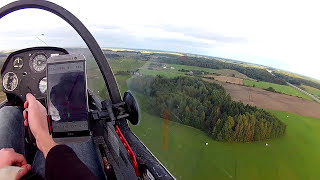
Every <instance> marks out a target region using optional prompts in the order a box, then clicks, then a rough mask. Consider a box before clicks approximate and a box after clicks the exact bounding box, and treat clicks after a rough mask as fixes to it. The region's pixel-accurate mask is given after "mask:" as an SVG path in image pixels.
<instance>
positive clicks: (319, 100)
mask: <svg viewBox="0 0 320 180" xmlns="http://www.w3.org/2000/svg"><path fill="white" fill-rule="evenodd" d="M287 84H288V85H289V86H291V87H293V88H295V89H297V90H298V91H300V92H302V93H304V94H306V95H307V96H309V97H311V98H312V99H313V100H315V101H316V102H318V103H320V99H318V98H316V97H315V96H314V95H312V94H310V93H308V92H306V91H305V90H303V89H301V88H299V87H297V86H295V85H293V84H291V83H288V82H287Z"/></svg>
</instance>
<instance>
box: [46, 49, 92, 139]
mask: <svg viewBox="0 0 320 180" xmlns="http://www.w3.org/2000/svg"><path fill="white" fill-rule="evenodd" d="M47 105H48V123H49V130H50V131H51V133H52V137H53V138H70V137H71V138H72V137H83V136H90V131H89V125H88V94H87V74H86V60H85V57H84V56H83V55H70V54H68V55H59V56H53V57H50V58H49V59H48V61H47Z"/></svg>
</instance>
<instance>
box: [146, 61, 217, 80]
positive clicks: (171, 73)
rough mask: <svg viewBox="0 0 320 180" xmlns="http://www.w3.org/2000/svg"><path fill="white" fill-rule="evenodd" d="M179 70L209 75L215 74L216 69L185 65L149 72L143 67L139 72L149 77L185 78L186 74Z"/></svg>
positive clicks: (173, 65)
mask: <svg viewBox="0 0 320 180" xmlns="http://www.w3.org/2000/svg"><path fill="white" fill-rule="evenodd" d="M171 67H174V69H171ZM181 69H184V70H189V71H194V70H198V71H205V72H209V73H217V70H216V69H210V68H202V67H195V66H186V65H179V64H167V69H162V68H159V69H153V70H150V69H148V67H147V66H145V68H142V69H140V72H141V73H142V74H144V75H151V76H156V75H162V76H165V77H168V78H174V77H177V76H186V72H180V71H179V70H181Z"/></svg>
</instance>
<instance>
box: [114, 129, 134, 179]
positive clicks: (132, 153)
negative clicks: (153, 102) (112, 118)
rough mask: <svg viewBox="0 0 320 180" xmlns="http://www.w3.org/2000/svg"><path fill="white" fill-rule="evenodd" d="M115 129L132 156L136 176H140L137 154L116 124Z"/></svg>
mask: <svg viewBox="0 0 320 180" xmlns="http://www.w3.org/2000/svg"><path fill="white" fill-rule="evenodd" d="M115 129H116V133H117V134H118V136H119V138H120V140H121V142H122V144H123V146H124V147H125V148H126V150H127V152H128V154H129V156H130V159H131V163H132V166H133V168H134V171H135V172H136V176H137V177H139V176H140V172H139V168H138V162H137V159H136V156H135V154H134V152H133V151H132V149H131V147H130V146H129V144H128V142H127V140H126V139H125V138H124V136H123V134H122V133H121V131H120V129H119V127H118V126H116V127H115Z"/></svg>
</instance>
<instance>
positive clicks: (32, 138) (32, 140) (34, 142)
mask: <svg viewBox="0 0 320 180" xmlns="http://www.w3.org/2000/svg"><path fill="white" fill-rule="evenodd" d="M26 114H27V118H26V119H27V122H28V126H27V127H26V131H27V132H28V142H29V144H30V145H33V146H35V147H37V143H36V138H35V137H34V136H33V134H32V132H31V129H30V126H29V120H28V119H29V116H28V110H27V109H26Z"/></svg>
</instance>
